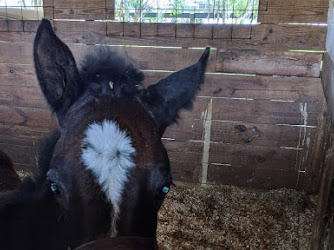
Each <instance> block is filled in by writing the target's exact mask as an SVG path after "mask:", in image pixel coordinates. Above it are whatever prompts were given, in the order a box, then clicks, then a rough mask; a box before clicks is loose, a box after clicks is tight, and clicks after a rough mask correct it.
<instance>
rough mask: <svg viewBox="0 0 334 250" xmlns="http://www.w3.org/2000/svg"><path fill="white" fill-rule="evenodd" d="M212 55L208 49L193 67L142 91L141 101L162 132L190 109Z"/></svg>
mask: <svg viewBox="0 0 334 250" xmlns="http://www.w3.org/2000/svg"><path fill="white" fill-rule="evenodd" d="M209 55H210V48H209V47H207V48H206V49H205V51H204V53H203V55H202V56H201V58H200V59H199V61H198V62H197V63H195V64H193V65H192V66H190V67H188V68H185V69H183V70H180V71H178V72H175V73H173V74H171V75H169V76H167V77H166V78H164V79H161V80H160V81H159V82H158V83H156V84H154V85H151V86H149V87H148V88H147V89H145V90H143V91H142V95H141V100H142V102H143V103H144V105H145V106H146V107H147V108H148V109H149V110H150V111H151V113H152V114H153V116H154V118H155V120H156V121H157V123H158V124H159V125H160V126H161V128H162V132H164V130H165V129H166V127H167V126H169V125H171V124H173V123H174V122H175V121H176V119H177V118H178V112H179V110H180V109H182V108H190V107H191V104H192V100H193V99H194V97H195V94H196V92H197V90H198V89H199V87H200V84H201V83H202V82H203V77H204V71H205V67H206V64H207V60H208V58H209Z"/></svg>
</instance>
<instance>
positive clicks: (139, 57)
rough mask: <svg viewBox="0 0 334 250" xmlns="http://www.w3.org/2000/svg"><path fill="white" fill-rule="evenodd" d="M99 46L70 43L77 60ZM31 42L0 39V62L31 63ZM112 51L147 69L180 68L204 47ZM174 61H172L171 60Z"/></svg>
mask: <svg viewBox="0 0 334 250" xmlns="http://www.w3.org/2000/svg"><path fill="white" fill-rule="evenodd" d="M98 47H99V46H94V45H83V44H69V48H70V49H71V51H72V52H73V54H74V56H75V58H76V60H77V62H78V64H80V61H81V60H82V58H83V57H84V55H85V54H86V53H87V52H88V53H89V52H90V53H93V51H94V49H97V48H98ZM32 50H33V49H32V44H29V43H0V53H2V57H1V58H0V63H7V64H8V63H12V64H15V63H20V64H32V63H33V59H32ZM114 51H118V52H119V53H120V54H122V55H124V56H127V57H129V58H131V61H132V62H133V63H134V64H135V65H137V67H139V68H140V69H150V70H180V69H183V68H185V67H188V66H190V65H192V64H194V63H196V62H197V61H198V59H199V58H200V56H201V55H202V53H203V50H202V49H201V50H197V49H196V50H195V49H174V48H139V47H130V48H127V47H116V48H114ZM171 61H173V63H170V62H171ZM207 70H208V71H210V70H211V71H214V70H215V53H212V55H211V57H210V59H209V63H208V67H207Z"/></svg>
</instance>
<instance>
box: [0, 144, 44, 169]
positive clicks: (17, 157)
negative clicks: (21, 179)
mask: <svg viewBox="0 0 334 250" xmlns="http://www.w3.org/2000/svg"><path fill="white" fill-rule="evenodd" d="M0 150H2V151H3V152H6V154H7V155H8V156H9V157H10V158H11V159H12V162H13V165H14V168H15V169H17V168H16V167H17V165H21V166H24V168H23V169H24V170H28V171H29V170H31V169H32V168H33V166H36V160H35V157H36V153H37V147H36V146H29V145H26V146H22V145H13V144H8V143H1V142H0Z"/></svg>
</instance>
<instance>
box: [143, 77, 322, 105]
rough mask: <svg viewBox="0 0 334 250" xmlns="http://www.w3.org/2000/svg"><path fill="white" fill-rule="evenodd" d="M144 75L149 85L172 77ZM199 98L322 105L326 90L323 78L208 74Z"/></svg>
mask: <svg viewBox="0 0 334 250" xmlns="http://www.w3.org/2000/svg"><path fill="white" fill-rule="evenodd" d="M144 73H145V80H144V84H145V85H146V86H148V85H150V84H154V83H156V82H157V81H159V79H161V78H163V77H166V76H167V75H169V74H170V73H169V72H150V71H146V72H144ZM198 96H204V97H215V98H217V97H226V98H247V99H256V100H281V101H284V100H285V101H296V102H321V100H322V99H323V90H322V86H321V80H320V78H307V77H272V76H238V75H223V74H206V75H205V79H204V83H203V85H202V86H201V90H200V91H199V93H198Z"/></svg>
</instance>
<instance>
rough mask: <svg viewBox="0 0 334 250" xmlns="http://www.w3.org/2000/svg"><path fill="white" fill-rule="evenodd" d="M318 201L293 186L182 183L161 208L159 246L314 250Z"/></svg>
mask: <svg viewBox="0 0 334 250" xmlns="http://www.w3.org/2000/svg"><path fill="white" fill-rule="evenodd" d="M316 202H317V197H316V196H309V195H306V194H305V193H304V192H299V191H296V190H290V189H279V190H272V191H267V192H259V191H253V190H246V189H241V188H236V187H230V186H209V187H200V186H197V187H185V186H180V185H178V186H177V187H173V188H171V190H170V192H169V193H168V195H167V198H166V200H165V202H164V204H163V206H162V208H161V210H160V212H159V222H158V244H159V248H160V249H206V250H209V249H266V250H268V249H280V250H281V249H289V250H291V249H303V250H304V249H309V242H310V239H311V233H312V230H311V228H312V223H313V219H314V213H315V208H316Z"/></svg>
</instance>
